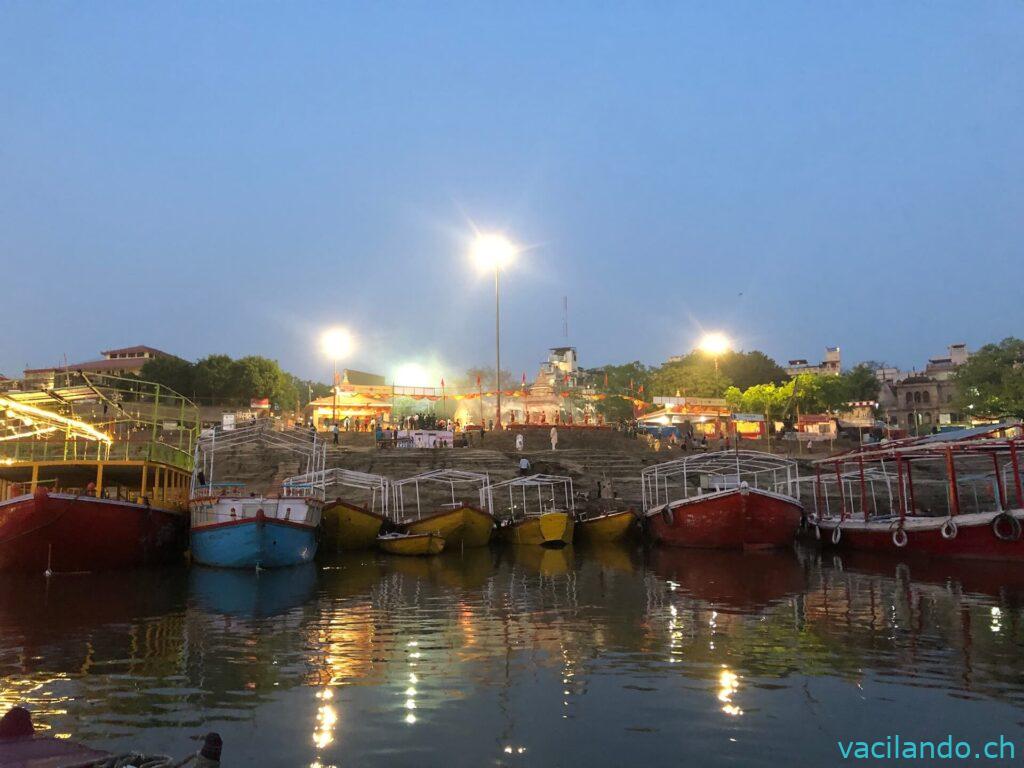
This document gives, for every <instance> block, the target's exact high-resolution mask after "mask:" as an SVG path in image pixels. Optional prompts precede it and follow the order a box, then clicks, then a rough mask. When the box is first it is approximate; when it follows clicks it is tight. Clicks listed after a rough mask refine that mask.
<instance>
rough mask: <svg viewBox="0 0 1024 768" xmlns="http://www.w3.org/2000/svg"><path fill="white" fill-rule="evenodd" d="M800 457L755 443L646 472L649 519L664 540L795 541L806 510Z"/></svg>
mask: <svg viewBox="0 0 1024 768" xmlns="http://www.w3.org/2000/svg"><path fill="white" fill-rule="evenodd" d="M798 483H799V475H798V472H797V466H796V463H795V462H793V461H790V460H789V459H784V458H781V457H778V456H774V455H772V454H768V453H760V452H757V451H720V452H716V453H705V454H698V455H695V456H687V457H685V458H682V459H677V460H675V461H670V462H667V463H664V464H657V465H655V466H653V467H648V468H647V469H646V470H644V472H643V491H644V509H645V514H644V520H645V523H646V528H647V530H648V531H649V533H650V535H651V536H652V538H653V539H654V540H655V541H656V542H658V543H661V544H667V545H670V546H677V547H701V548H706V549H767V548H771V547H782V546H786V545H788V544H791V543H792V542H793V540H794V538H795V537H796V532H797V529H798V528H799V526H800V521H801V519H802V517H803V505H802V504H801V503H800V501H799V499H798V498H797V497H796V496H795V495H794V494H795V492H796V491H797V489H798V487H799V486H798Z"/></svg>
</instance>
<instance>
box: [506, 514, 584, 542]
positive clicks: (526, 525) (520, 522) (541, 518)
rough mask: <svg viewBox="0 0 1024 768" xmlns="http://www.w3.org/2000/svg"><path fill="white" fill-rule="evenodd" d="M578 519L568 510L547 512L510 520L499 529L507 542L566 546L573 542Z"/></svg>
mask: <svg viewBox="0 0 1024 768" xmlns="http://www.w3.org/2000/svg"><path fill="white" fill-rule="evenodd" d="M575 525H576V521H575V519H574V518H573V516H572V515H571V514H569V513H568V512H545V513H543V514H539V515H527V516H525V517H522V518H519V519H515V520H509V521H507V522H505V523H504V524H502V526H501V527H500V528H499V529H498V531H499V533H500V535H501V539H502V541H504V542H506V543H507V544H534V545H538V544H539V545H540V546H543V547H564V546H565V545H566V544H572V536H573V530H574V528H575Z"/></svg>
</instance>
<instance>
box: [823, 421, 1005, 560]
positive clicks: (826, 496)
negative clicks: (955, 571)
mask: <svg viewBox="0 0 1024 768" xmlns="http://www.w3.org/2000/svg"><path fill="white" fill-rule="evenodd" d="M1020 438H1021V428H1020V426H1019V425H1018V424H1016V423H1010V422H1007V423H1003V424H993V425H986V426H983V427H976V428H973V429H963V430H958V431H956V432H949V433H939V434H935V435H928V436H927V437H922V438H908V439H905V440H900V441H895V442H891V443H885V444H879V445H874V446H865V447H863V448H861V449H858V450H855V451H851V452H848V453H844V454H839V455H837V456H832V457H829V458H827V459H822V460H820V461H819V462H816V466H817V474H816V475H815V476H814V477H813V478H810V484H811V488H812V490H813V493H812V494H811V496H812V499H813V507H812V511H811V513H810V514H809V515H808V521H809V522H810V524H811V526H812V529H813V531H814V535H815V537H816V538H817V539H819V540H820V541H821V542H822V544H823V545H825V546H832V547H836V548H839V549H852V550H862V551H869V552H889V553H900V554H903V555H911V554H921V555H926V556H929V557H963V558H975V559H981V560H1024V537H1022V531H1024V491H1022V473H1021V456H1020V451H1021V449H1022V448H1024V442H1022V441H1021V439H1020ZM1011 490H1012V494H1011Z"/></svg>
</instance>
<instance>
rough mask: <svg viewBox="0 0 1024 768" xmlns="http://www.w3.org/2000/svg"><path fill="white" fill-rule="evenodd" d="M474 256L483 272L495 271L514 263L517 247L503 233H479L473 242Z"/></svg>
mask: <svg viewBox="0 0 1024 768" xmlns="http://www.w3.org/2000/svg"><path fill="white" fill-rule="evenodd" d="M472 256H473V261H474V262H475V263H476V265H477V268H478V269H479V270H480V271H481V272H493V271H494V270H496V269H503V268H505V267H506V266H508V265H509V264H511V263H512V260H513V259H514V258H515V256H516V247H515V246H514V245H512V243H511V242H510V241H509V239H508V238H507V237H505V236H504V235H502V234H497V233H494V234H486V235H479V236H478V237H477V239H476V240H475V241H474V243H473V250H472Z"/></svg>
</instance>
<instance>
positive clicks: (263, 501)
mask: <svg viewBox="0 0 1024 768" xmlns="http://www.w3.org/2000/svg"><path fill="white" fill-rule="evenodd" d="M250 444H266V445H268V446H273V447H274V448H277V449H282V450H284V451H287V452H290V453H295V454H298V455H300V456H302V457H303V458H304V459H305V461H306V464H307V472H313V471H317V470H320V469H322V468H323V462H324V457H325V453H324V444H323V443H322V442H319V441H318V440H317V439H316V438H314V439H313V441H312V443H310V441H309V439H308V438H307V437H306V436H305V434H302V435H300V434H299V433H298V432H296V431H294V430H293V431H290V432H277V431H274V430H272V429H270V428H269V427H264V425H262V424H259V423H254V424H252V425H247V426H245V427H241V428H238V429H232V430H224V429H223V428H222V427H217V428H216V429H214V430H211V431H210V433H208V434H207V435H205V436H204V437H202V438H201V439H200V440H199V442H198V444H197V446H196V461H195V470H194V472H193V476H192V496H191V499H190V501H189V507H190V510H191V515H192V531H191V541H192V559H193V560H194V561H195V562H197V563H199V564H201V565H209V566H214V567H221V568H282V567H287V566H293V565H302V564H303V563H308V562H311V561H312V560H313V558H314V557H315V556H316V551H317V545H318V540H317V531H318V529H319V526H320V517H321V513H322V510H323V505H324V500H323V491H322V489H319V488H309V487H304V486H299V485H295V484H287V483H286V484H285V485H283V486H282V488H281V492H280V493H265V492H262V491H256V490H253V491H250V492H249V493H246V490H247V489H246V488H245V487H244V486H241V485H239V484H238V483H233V482H230V481H229V482H221V483H215V482H213V478H214V473H215V471H216V461H215V458H216V455H217V453H218V451H225V452H231V451H233V450H235V449H237V448H240V447H243V446H248V445H250Z"/></svg>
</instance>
